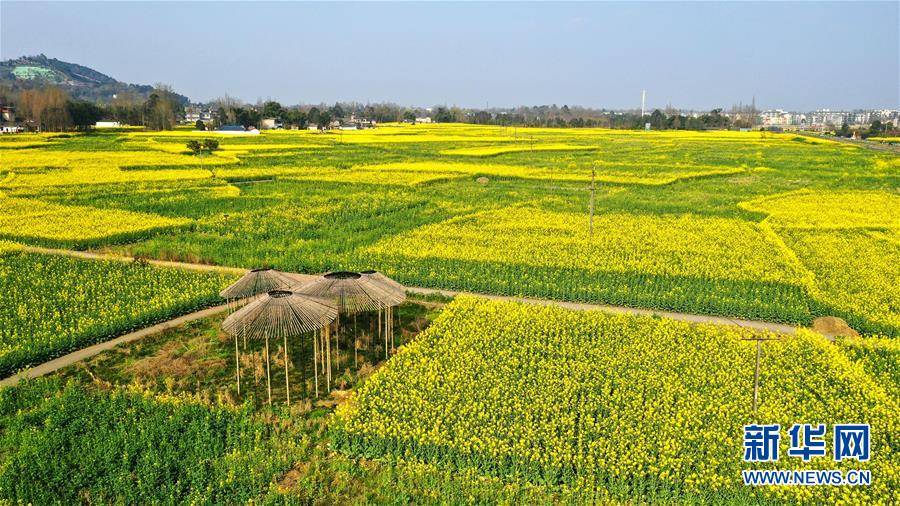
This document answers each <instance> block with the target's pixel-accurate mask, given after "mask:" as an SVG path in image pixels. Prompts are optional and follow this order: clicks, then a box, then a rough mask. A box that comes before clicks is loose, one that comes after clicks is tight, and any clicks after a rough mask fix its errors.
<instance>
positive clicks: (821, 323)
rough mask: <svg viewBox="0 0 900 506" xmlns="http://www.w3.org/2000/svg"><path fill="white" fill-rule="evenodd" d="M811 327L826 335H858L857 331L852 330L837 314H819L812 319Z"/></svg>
mask: <svg viewBox="0 0 900 506" xmlns="http://www.w3.org/2000/svg"><path fill="white" fill-rule="evenodd" d="M812 329H813V330H815V331H816V332H818V333H820V334H822V335H824V336H826V337H838V336H843V337H858V336H859V332H857V331H855V330H853V329H852V328H851V327H850V325H847V322H846V321H844V319H843V318H838V317H837V316H821V317H819V318H816V319H815V320H813V324H812Z"/></svg>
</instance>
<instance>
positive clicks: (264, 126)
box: [259, 118, 284, 130]
mask: <svg viewBox="0 0 900 506" xmlns="http://www.w3.org/2000/svg"><path fill="white" fill-rule="evenodd" d="M283 128H284V123H282V122H281V121H278V119H276V118H265V119H263V120H262V121H260V122H259V129H260V130H281V129H283Z"/></svg>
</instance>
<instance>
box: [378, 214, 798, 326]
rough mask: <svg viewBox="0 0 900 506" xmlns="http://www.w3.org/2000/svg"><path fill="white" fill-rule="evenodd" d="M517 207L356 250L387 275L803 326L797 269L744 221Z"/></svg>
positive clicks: (454, 286) (468, 287)
mask: <svg viewBox="0 0 900 506" xmlns="http://www.w3.org/2000/svg"><path fill="white" fill-rule="evenodd" d="M587 221H588V217H587V216H585V215H584V214H582V213H554V212H549V211H543V210H540V209H534V208H528V207H511V208H506V209H502V210H499V211H496V212H485V213H481V214H478V215H474V216H466V217H463V218H455V219H451V220H448V221H445V222H441V223H435V224H433V225H428V226H425V227H420V228H418V229H415V230H413V231H412V232H410V233H407V234H405V235H403V236H401V237H400V240H399V241H398V240H397V239H396V238H392V239H390V240H386V241H384V242H382V243H378V244H375V245H374V246H372V247H371V248H369V249H368V250H367V251H366V253H368V254H370V255H372V256H373V257H374V258H375V259H377V262H378V264H379V265H383V266H385V267H384V268H385V269H386V271H388V272H390V273H391V274H393V275H396V276H397V277H398V279H400V280H402V281H404V282H407V283H411V282H419V283H423V282H424V283H425V284H427V285H435V286H441V287H443V288H451V289H462V290H469V291H480V292H490V293H502V294H507V295H534V296H540V297H549V298H557V299H569V300H583V301H603V302H607V303H614V304H621V305H628V306H638V307H657V308H672V309H678V310H683V311H691V312H702V313H718V314H731V315H737V316H745V317H750V318H760V319H770V320H784V321H794V322H802V321H805V320H807V319H808V318H809V316H810V314H811V313H810V309H809V307H808V304H809V301H808V297H807V296H806V294H805V288H804V281H805V280H804V277H803V272H802V271H801V270H800V269H799V268H797V266H796V265H795V264H793V263H791V262H790V261H788V260H787V259H785V258H784V257H783V256H782V255H781V254H780V253H779V251H778V248H777V246H776V245H775V244H774V243H772V242H771V240H770V239H769V238H768V236H767V235H766V234H765V233H764V231H763V230H762V229H760V228H759V227H757V226H756V225H754V224H751V223H747V222H745V221H740V220H732V219H724V218H704V217H700V216H690V215H683V216H664V217H649V216H640V215H631V214H624V213H615V214H611V213H606V214H603V215H602V216H600V217H598V218H595V222H594V228H595V231H596V232H595V233H594V235H593V236H591V235H590V233H589V231H588V227H587Z"/></svg>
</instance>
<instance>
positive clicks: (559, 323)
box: [337, 297, 900, 504]
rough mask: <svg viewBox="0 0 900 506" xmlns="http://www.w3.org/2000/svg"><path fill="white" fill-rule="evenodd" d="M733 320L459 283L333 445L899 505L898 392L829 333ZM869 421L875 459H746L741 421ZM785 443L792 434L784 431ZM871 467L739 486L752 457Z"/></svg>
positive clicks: (707, 493) (596, 476)
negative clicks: (756, 372)
mask: <svg viewBox="0 0 900 506" xmlns="http://www.w3.org/2000/svg"><path fill="white" fill-rule="evenodd" d="M749 335H750V332H749V331H747V330H739V329H738V328H737V327H722V326H707V325H691V324H687V323H683V322H675V321H671V320H667V319H653V318H648V317H635V316H625V315H608V314H604V313H600V312H577V311H568V310H564V309H560V308H554V307H542V306H533V305H523V304H515V303H506V302H493V301H488V300H485V299H478V298H472V297H462V298H457V300H456V301H455V302H453V303H452V304H451V305H449V306H447V307H446V308H445V309H444V311H443V312H442V314H441V315H440V316H439V317H438V319H437V320H436V321H435V322H434V323H433V325H432V326H431V327H430V328H429V329H428V330H427V331H426V332H425V333H424V334H422V335H421V336H419V338H418V339H417V340H416V341H415V342H413V343H411V344H409V345H407V346H406V347H404V348H403V349H401V350H400V352H399V353H398V354H397V355H396V356H395V357H394V358H393V359H392V360H391V361H390V362H389V363H388V364H387V366H386V367H384V368H383V369H381V370H380V371H379V372H378V373H377V374H376V375H375V376H373V377H372V378H370V379H369V381H367V382H366V383H365V385H363V386H362V387H361V388H360V389H359V390H358V393H357V394H356V395H355V396H354V397H353V398H352V399H351V400H350V401H349V402H347V403H346V404H344V405H343V406H341V407H340V408H339V410H338V415H339V420H340V423H341V427H340V434H339V437H338V438H337V445H338V447H339V448H340V449H342V450H343V451H346V452H349V453H351V454H354V455H365V456H368V457H375V456H388V457H393V458H400V459H415V460H421V461H425V462H431V463H437V464H439V465H443V466H449V467H451V468H457V469H467V468H474V469H476V470H477V471H478V472H480V473H482V474H485V475H493V476H504V477H508V478H518V479H525V480H528V481H531V482H534V483H538V484H551V485H553V484H570V485H575V486H582V487H585V486H586V487H597V488H604V489H606V490H608V491H610V492H611V493H612V495H613V496H614V497H615V496H618V497H620V498H635V497H642V498H647V499H648V500H651V501H661V502H671V503H676V502H684V501H697V500H701V501H703V502H713V503H730V502H739V503H743V502H756V501H758V500H761V499H776V498H777V499H781V500H784V501H788V502H796V501H806V502H818V503H833V502H835V501H837V502H849V503H857V502H861V503H865V504H890V503H891V502H892V501H893V496H894V492H895V491H896V489H897V487H898V486H900V459H898V457H900V455H898V454H897V451H898V449H897V448H896V447H895V446H894V444H893V443H892V440H893V438H894V436H895V435H896V434H897V433H898V431H900V418H898V417H897V416H896V412H897V409H898V404H897V399H896V398H892V397H891V396H889V395H888V394H887V393H886V392H885V391H884V390H883V389H882V388H880V387H879V386H878V382H877V381H875V380H874V379H873V378H872V377H871V376H870V375H869V373H868V372H866V371H864V370H863V369H861V368H859V367H857V366H856V365H855V364H854V363H853V362H851V361H850V359H848V358H847V357H846V356H845V355H844V354H843V353H842V352H841V351H840V350H839V349H838V348H835V347H834V346H832V345H831V344H830V343H829V342H828V341H827V340H826V339H825V338H824V337H822V336H820V335H818V334H814V333H811V332H805V331H804V332H801V333H799V334H798V335H797V336H773V335H770V336H769V337H777V338H780V339H781V340H780V341H769V342H766V343H765V346H764V352H763V357H762V360H763V364H764V369H763V373H762V374H763V376H762V378H761V400H760V405H759V411H758V413H757V414H756V415H754V414H753V412H752V409H751V399H752V391H753V388H752V380H753V363H754V362H753V361H754V358H755V347H754V346H755V345H754V343H753V342H748V341H745V340H744V339H745V338H747V337H749ZM807 420H809V421H814V422H815V423H826V424H829V426H831V424H834V423H844V422H846V421H847V420H864V421H865V422H866V423H869V424H871V427H872V437H873V442H872V445H873V446H872V447H873V450H872V451H873V455H875V457H873V458H872V460H871V461H869V462H865V463H860V462H856V461H851V462H849V463H848V462H846V461H845V462H841V463H836V462H834V461H833V460H832V459H831V458H820V459H814V460H812V461H810V462H808V463H805V462H803V460H802V459H798V458H790V457H786V455H785V451H784V450H783V451H782V457H781V460H780V461H779V462H776V463H768V464H759V463H745V462H742V439H741V438H742V434H743V432H742V430H743V429H742V427H743V425H745V424H749V423H754V422H758V423H780V424H782V426H783V427H784V426H787V427H789V426H790V424H792V423H795V422H797V421H807ZM782 444H785V441H784V439H783V441H782ZM835 467H837V468H842V469H849V468H866V469H871V471H872V475H873V476H875V477H877V478H876V479H875V480H874V481H873V484H872V486H871V487H760V488H754V487H745V486H743V484H742V483H741V478H740V472H741V470H742V469H752V468H778V469H831V468H835Z"/></svg>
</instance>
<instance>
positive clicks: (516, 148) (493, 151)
mask: <svg viewBox="0 0 900 506" xmlns="http://www.w3.org/2000/svg"><path fill="white" fill-rule="evenodd" d="M595 149H597V146H583V145H578V144H552V143H550V144H537V145H528V144H516V145H512V146H479V147H473V148H454V149H445V150H443V151H441V154H442V155H462V156H494V155H502V154H504V153H518V152H531V151H590V150H595Z"/></svg>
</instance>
